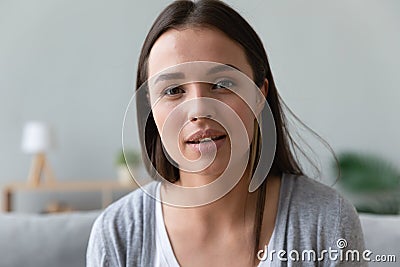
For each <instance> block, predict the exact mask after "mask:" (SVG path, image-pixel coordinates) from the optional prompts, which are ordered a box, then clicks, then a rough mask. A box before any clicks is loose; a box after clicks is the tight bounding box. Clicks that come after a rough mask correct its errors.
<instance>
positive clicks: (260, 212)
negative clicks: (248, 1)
mask: <svg viewBox="0 0 400 267" xmlns="http://www.w3.org/2000/svg"><path fill="white" fill-rule="evenodd" d="M244 77H245V78H244ZM246 78H247V81H246ZM249 81H251V82H249ZM252 85H254V86H252ZM136 88H137V111H138V126H139V133H140V137H141V141H142V150H143V155H144V161H145V164H146V167H147V169H148V170H149V172H150V174H151V176H152V177H154V178H156V180H160V181H161V182H160V181H157V182H152V183H150V184H148V185H146V186H144V187H143V188H142V189H141V190H136V191H134V192H132V193H131V194H129V195H128V196H126V197H124V198H122V199H121V200H119V201H118V202H116V203H114V204H113V205H111V206H110V207H109V208H107V209H106V210H105V211H104V212H103V213H102V215H101V216H100V217H99V218H98V219H97V220H96V222H95V224H94V226H93V229H92V233H91V237H90V241H89V246H88V251H87V263H88V266H257V265H258V266H270V265H273V266H283V265H284V266H299V265H300V266H315V265H321V266H336V265H341V264H342V265H344V266H348V265H354V266H361V265H363V263H362V262H360V261H349V260H346V259H343V258H344V257H343V255H344V252H346V251H348V250H357V251H359V253H360V255H361V253H362V251H363V248H364V245H363V237H362V231H361V227H360V223H359V220H358V217H357V214H356V212H355V210H354V208H353V207H352V206H351V204H349V203H348V202H347V201H346V200H344V199H343V198H342V197H341V196H340V195H338V194H337V193H336V192H335V191H334V190H333V189H331V188H329V187H327V186H324V185H322V184H320V183H319V182H316V181H314V180H311V179H309V178H307V177H306V176H304V174H303V172H302V170H301V168H300V166H299V164H298V162H297V160H296V157H294V155H293V152H292V149H291V148H292V147H293V146H294V143H293V141H292V139H291V137H290V134H289V132H288V129H287V125H286V120H285V117H284V114H283V112H282V104H281V100H280V98H279V96H278V92H277V89H276V87H275V84H274V80H273V77H272V73H271V70H270V67H269V63H268V59H267V55H266V52H265V50H264V48H263V44H262V42H261V40H260V38H259V37H258V36H257V34H256V33H255V32H254V30H253V29H252V28H251V26H250V25H249V24H248V23H247V22H246V21H245V20H244V19H243V18H242V17H241V16H240V15H239V14H238V13H237V12H236V11H234V10H232V9H231V8H230V7H229V6H227V5H226V4H223V3H222V2H220V1H215V0H200V1H196V2H192V1H176V2H174V3H172V4H171V5H169V6H168V7H166V8H165V9H164V11H162V13H161V14H160V15H159V17H158V18H157V19H156V21H155V22H154V24H153V26H152V28H151V29H150V32H149V33H148V36H147V38H146V40H145V42H144V44H143V47H142V51H141V55H140V58H139V63H138V73H137V86H136ZM254 88H255V89H254ZM269 113H271V114H272V116H271V118H273V120H272V119H271V118H269V117H268V114H269ZM271 121H274V124H273V126H274V127H275V128H274V127H266V130H264V128H265V127H264V126H265V125H269V126H271V124H270V123H271ZM270 140H273V141H276V144H274V146H270V145H267V143H268V142H269V141H270ZM266 148H269V149H266ZM268 151H269V152H268ZM271 151H272V152H275V153H272V154H271ZM268 153H270V154H271V155H272V157H269V156H268ZM265 178H266V179H265ZM159 200H161V201H159ZM339 241H340V242H339ZM344 242H347V244H346V243H344ZM304 250H306V252H305V253H304ZM328 250H329V251H330V252H329V253H330V254H329V253H328ZM331 250H336V251H337V252H336V257H335V255H333V254H335V253H332V251H331ZM279 251H281V252H279ZM282 251H283V252H282ZM339 251H340V252H341V253H342V254H340V253H339ZM296 252H297V253H296ZM314 252H315V254H314ZM328 254H329V255H328Z"/></svg>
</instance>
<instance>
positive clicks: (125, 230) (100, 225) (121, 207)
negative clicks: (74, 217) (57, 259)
mask: <svg viewBox="0 0 400 267" xmlns="http://www.w3.org/2000/svg"><path fill="white" fill-rule="evenodd" d="M157 184H158V182H151V183H149V184H147V185H146V186H144V187H142V188H138V189H136V190H135V191H133V192H131V193H129V194H128V195H126V196H124V197H122V198H121V199H119V200H118V201H116V202H114V203H113V204H111V205H110V206H108V207H107V208H106V209H105V210H104V211H103V212H102V213H101V214H100V215H99V217H97V219H96V221H95V222H94V224H93V227H92V231H91V234H90V238H89V244H88V249H87V262H88V263H93V264H88V266H115V265H126V264H128V262H125V260H128V261H133V262H130V263H129V264H133V265H134V266H135V264H136V265H137V264H139V263H140V262H136V261H139V260H140V259H141V257H140V256H141V253H142V252H141V250H140V248H141V247H142V246H143V245H145V244H144V243H145V242H150V241H149V240H151V235H152V231H151V227H152V225H153V224H154V205H155V200H154V198H153V197H152V196H154V193H155V191H156V188H157ZM146 235H150V236H146ZM128 253H129V254H130V255H132V257H129V258H127V256H126V255H127V254H128ZM99 260H101V261H102V262H103V263H104V262H107V265H106V264H100V263H99V262H98V261H99ZM129 264H128V265H129ZM139 265H140V264H139Z"/></svg>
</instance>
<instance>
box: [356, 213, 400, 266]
mask: <svg viewBox="0 0 400 267" xmlns="http://www.w3.org/2000/svg"><path fill="white" fill-rule="evenodd" d="M360 220H361V226H362V228H363V232H364V238H365V246H366V248H367V249H369V250H371V251H372V253H373V254H372V255H371V258H373V257H374V255H377V254H379V255H396V259H397V263H374V262H371V263H370V265H369V266H371V267H373V266H383V265H384V266H385V267H386V266H399V265H398V264H399V261H400V250H399V248H400V245H399V244H400V216H396V215H376V214H365V213H363V214H360Z"/></svg>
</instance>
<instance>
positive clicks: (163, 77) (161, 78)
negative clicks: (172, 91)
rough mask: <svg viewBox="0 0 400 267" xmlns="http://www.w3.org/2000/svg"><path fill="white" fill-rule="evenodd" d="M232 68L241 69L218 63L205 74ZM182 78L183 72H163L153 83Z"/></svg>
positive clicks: (183, 76)
mask: <svg viewBox="0 0 400 267" xmlns="http://www.w3.org/2000/svg"><path fill="white" fill-rule="evenodd" d="M232 68H233V69H236V70H238V71H240V72H241V70H240V69H239V68H238V67H235V66H234V65H231V64H222V65H218V66H215V67H212V68H211V69H209V70H208V71H207V75H210V74H215V73H218V72H223V71H234V70H233V69H232ZM184 78H185V74H184V73H183V72H171V73H165V74H161V75H159V76H158V77H157V79H156V80H155V82H154V84H156V83H158V82H161V81H166V80H174V79H184Z"/></svg>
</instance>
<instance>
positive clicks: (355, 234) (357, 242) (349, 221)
mask: <svg viewBox="0 0 400 267" xmlns="http://www.w3.org/2000/svg"><path fill="white" fill-rule="evenodd" d="M330 247H332V251H334V250H337V253H332V254H331V255H332V258H331V259H330V260H331V264H330V265H329V266H361V267H362V266H368V264H367V262H366V261H365V259H364V256H365V255H364V251H365V244H364V235H363V232H362V228H361V223H360V219H359V216H358V214H357V211H356V210H355V208H354V206H353V205H352V204H351V203H350V202H349V201H348V200H347V199H345V198H343V197H341V196H340V197H339V216H338V218H337V225H336V232H335V235H334V240H331V244H330Z"/></svg>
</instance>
